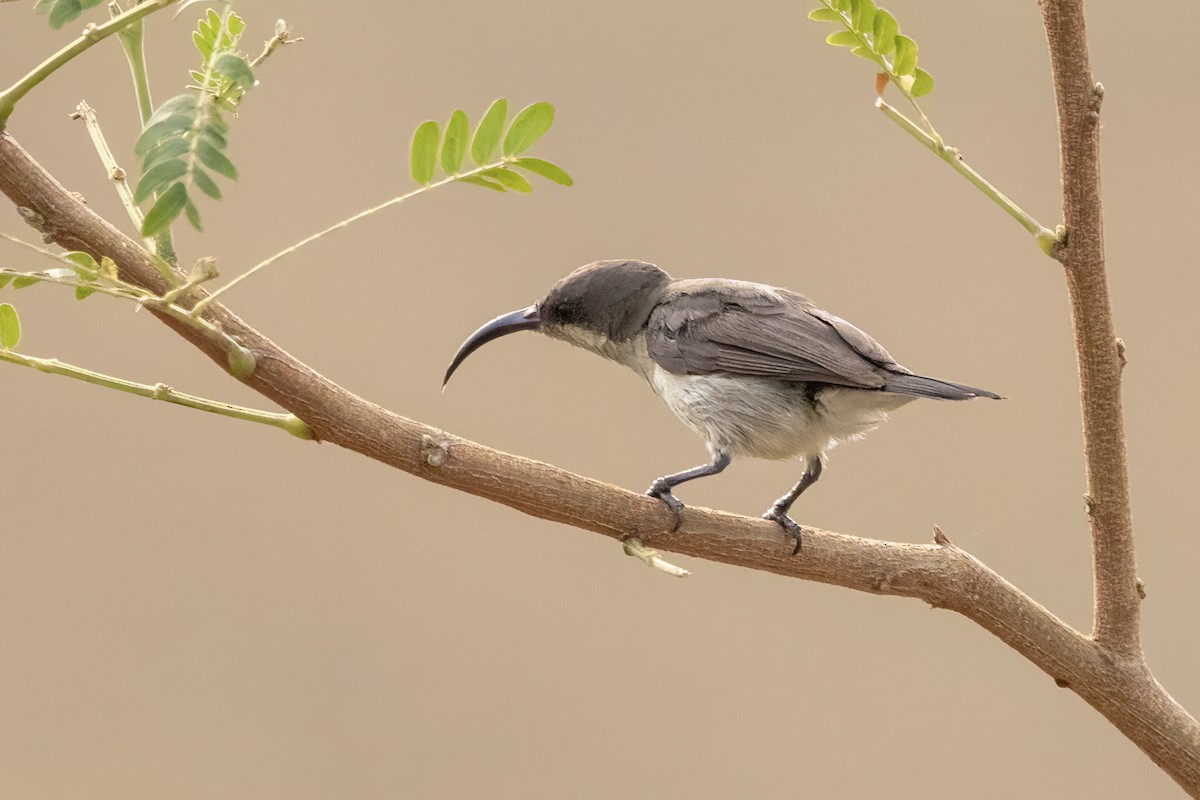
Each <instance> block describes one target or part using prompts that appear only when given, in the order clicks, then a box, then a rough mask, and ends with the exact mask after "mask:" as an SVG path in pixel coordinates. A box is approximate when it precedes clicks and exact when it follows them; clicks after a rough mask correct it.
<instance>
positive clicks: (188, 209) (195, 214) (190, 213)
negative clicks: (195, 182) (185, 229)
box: [183, 198, 204, 231]
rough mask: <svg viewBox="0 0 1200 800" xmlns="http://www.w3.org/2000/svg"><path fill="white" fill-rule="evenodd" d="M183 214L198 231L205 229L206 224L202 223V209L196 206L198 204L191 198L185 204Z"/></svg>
mask: <svg viewBox="0 0 1200 800" xmlns="http://www.w3.org/2000/svg"><path fill="white" fill-rule="evenodd" d="M183 214H184V216H186V217H187V221H188V222H190V223H191V225H192V227H193V228H195V229H196V230H198V231H202V230H204V226H203V225H201V224H200V209H198V208H196V204H195V203H193V202H192V201H191V198H189V199H188V201H187V202H186V203H184V204H183Z"/></svg>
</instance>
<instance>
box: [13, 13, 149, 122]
mask: <svg viewBox="0 0 1200 800" xmlns="http://www.w3.org/2000/svg"><path fill="white" fill-rule="evenodd" d="M171 2H172V0H148V2H145V3H142V4H140V5H136V6H134V7H133V8H131V9H129V10H128V11H126V12H125V13H124V14H121V15H120V16H119V17H115V18H113V19H110V20H109V21H108V22H106V23H104V24H103V25H95V26H89V27H88V28H87V29H86V30H85V31H84V34H83V35H82V36H80V37H79V38H78V39H76V40H75V41H73V42H71V43H70V44H68V45H67V46H66V47H64V48H63V49H61V50H59V51H58V52H57V53H55V54H54V55H52V56H50V57H49V58H47V59H46V60H45V61H43V62H42V63H41V64H38V65H37V66H36V67H34V69H33V70H32V71H31V72H30V73H29V74H27V75H26V76H25V77H23V78H21V79H20V80H19V81H17V82H16V83H14V84H13V85H12V86H10V87H8V88H7V89H5V90H4V91H3V92H0V131H3V130H4V129H5V127H6V126H7V125H8V118H9V117H10V116H12V112H13V109H14V108H16V105H17V103H18V102H19V101H20V99H21V98H22V97H24V96H25V95H27V94H29V92H30V91H32V90H33V88H34V87H35V86H37V85H38V84H39V83H41V82H42V81H44V80H46V78H48V77H50V76H51V75H53V74H54V73H55V72H56V71H57V70H58V69H59V68H60V67H62V66H63V65H64V64H67V63H69V62H70V61H71V60H72V59H73V58H75V57H76V56H77V55H79V54H80V53H83V52H84V51H86V50H88V49H89V48H90V47H92V46H93V45H95V44H97V43H98V42H100V41H102V40H104V39H106V38H108V37H109V36H112V35H113V34H114V33H116V32H117V31H119V30H121V29H122V28H124V27H125V26H126V25H132V24H133V23H135V22H137V21H138V20H140V19H142V18H143V17H146V16H149V15H150V14H153V13H154V12H155V11H158V10H160V9H162V8H165V7H167V6H168V5H170V4H171Z"/></svg>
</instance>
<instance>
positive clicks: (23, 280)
mask: <svg viewBox="0 0 1200 800" xmlns="http://www.w3.org/2000/svg"><path fill="white" fill-rule="evenodd" d="M38 282H39V281H38V279H37V278H35V277H33V276H31V275H22V276H21V277H19V278H17V279H16V280H14V281H13V288H14V289H24V288H26V287H28V286H33V285H34V284H35V283H38Z"/></svg>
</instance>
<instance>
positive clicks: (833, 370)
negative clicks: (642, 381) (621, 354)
mask: <svg viewBox="0 0 1200 800" xmlns="http://www.w3.org/2000/svg"><path fill="white" fill-rule="evenodd" d="M646 341H647V347H648V350H649V354H650V357H651V358H652V359H653V360H654V362H655V363H657V364H658V365H659V366H660V367H661V368H663V369H665V370H666V371H668V372H671V373H674V374H677V375H713V374H728V375H749V376H761V377H770V378H778V379H780V380H785V381H797V382H810V381H811V382H816V383H830V384H835V385H838V386H852V387H857V388H862V389H879V388H882V387H884V385H885V384H886V382H887V375H888V373H889V372H890V373H900V374H904V375H908V374H911V373H910V372H909V371H908V370H907V369H905V368H904V367H902V366H900V365H899V364H898V363H896V360H895V359H893V358H892V357H891V355H889V354H888V352H887V350H885V349H884V348H883V346H882V345H880V344H879V342H877V341H875V340H874V339H872V338H871V337H870V336H868V335H867V334H866V333H864V332H863V331H861V330H859V329H858V328H856V327H854V326H853V325H851V324H850V323H849V322H846V321H845V320H844V319H841V318H840V317H836V316H834V315H833V314H830V313H829V312H827V311H824V310H823V309H820V308H818V307H817V306H815V305H813V303H811V302H810V301H809V300H808V299H807V298H805V297H803V296H801V295H799V294H796V293H795V292H789V291H787V290H786V289H777V288H775V287H773V286H766V285H763V284H757V283H747V282H744V281H725V280H695V281H676V282H675V283H674V284H673V285H672V287H671V288H670V289H669V290H668V293H667V295H666V296H665V297H664V298H663V301H662V303H660V304H659V305H658V306H657V307H656V308H655V309H654V311H653V312H652V313H651V315H650V322H649V325H648V329H647V338H646Z"/></svg>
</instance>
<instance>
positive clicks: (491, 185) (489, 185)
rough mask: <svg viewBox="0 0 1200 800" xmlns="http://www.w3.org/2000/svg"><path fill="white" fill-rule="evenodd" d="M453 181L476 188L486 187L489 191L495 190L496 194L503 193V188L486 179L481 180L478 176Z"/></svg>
mask: <svg viewBox="0 0 1200 800" xmlns="http://www.w3.org/2000/svg"><path fill="white" fill-rule="evenodd" d="M455 180H458V181H462V182H463V183H473V184H475V185H476V186H486V187H487V188H489V189H495V190H496V191H497V192H503V191H504V187H503V186H501V185H500V184H498V183H495V182H494V181H489V180H488V179H487V178H481V177H479V176H478V175H468V176H467V177H465V178H455Z"/></svg>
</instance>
